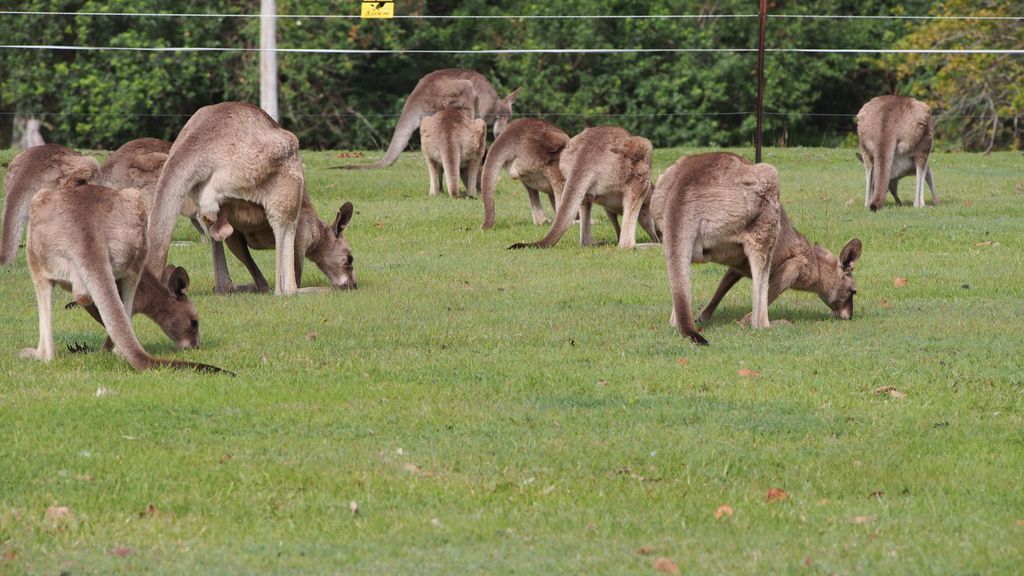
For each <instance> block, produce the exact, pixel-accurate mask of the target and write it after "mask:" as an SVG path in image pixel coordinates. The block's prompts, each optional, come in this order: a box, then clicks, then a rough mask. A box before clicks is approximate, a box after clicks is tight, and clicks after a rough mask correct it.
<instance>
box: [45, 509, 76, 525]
mask: <svg viewBox="0 0 1024 576" xmlns="http://www.w3.org/2000/svg"><path fill="white" fill-rule="evenodd" d="M66 518H71V508H68V507H67V506H50V507H48V508H47V509H46V519H47V520H51V521H54V522H56V521H57V520H64V519H66Z"/></svg>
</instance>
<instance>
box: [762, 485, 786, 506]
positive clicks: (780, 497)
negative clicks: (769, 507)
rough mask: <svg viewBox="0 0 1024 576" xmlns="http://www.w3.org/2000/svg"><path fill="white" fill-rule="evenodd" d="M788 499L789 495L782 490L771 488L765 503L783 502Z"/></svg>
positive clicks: (765, 496) (765, 497)
mask: <svg viewBox="0 0 1024 576" xmlns="http://www.w3.org/2000/svg"><path fill="white" fill-rule="evenodd" d="M786 498H789V494H787V493H786V491H785V490H783V489H782V488H769V489H768V492H767V493H766V494H765V495H764V501H765V502H768V503H771V502H782V501H784V500H785V499H786Z"/></svg>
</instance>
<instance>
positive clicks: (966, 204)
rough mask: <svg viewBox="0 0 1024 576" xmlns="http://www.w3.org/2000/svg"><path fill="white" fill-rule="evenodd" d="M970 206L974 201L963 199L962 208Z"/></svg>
mask: <svg viewBox="0 0 1024 576" xmlns="http://www.w3.org/2000/svg"><path fill="white" fill-rule="evenodd" d="M971 206H974V202H971V201H970V200H964V208H970V207H971Z"/></svg>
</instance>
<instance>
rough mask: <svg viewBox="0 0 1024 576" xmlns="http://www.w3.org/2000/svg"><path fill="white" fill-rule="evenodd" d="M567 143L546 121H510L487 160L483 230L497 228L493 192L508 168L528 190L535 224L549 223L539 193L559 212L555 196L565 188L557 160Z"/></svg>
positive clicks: (484, 174) (567, 137)
mask: <svg viewBox="0 0 1024 576" xmlns="http://www.w3.org/2000/svg"><path fill="white" fill-rule="evenodd" d="M568 143H569V135H568V134H566V133H565V132H562V131H561V130H560V129H559V128H558V127H557V126H555V125H554V124H551V123H549V122H545V121H544V120H539V119H536V118H523V119H520V120H514V121H512V122H509V124H508V126H507V127H506V128H505V131H504V132H502V133H501V136H498V137H497V138H495V139H494V144H491V148H490V150H489V151H488V152H487V159H486V160H485V161H484V169H483V188H482V190H481V195H482V196H483V200H484V223H483V225H482V226H481V228H483V229H484V230H486V229H488V228H490V227H492V226H494V191H495V189H496V188H497V187H498V175H499V172H500V171H501V169H502V168H507V169H508V173H509V176H511V177H512V179H513V180H519V181H520V182H522V183H523V186H524V187H525V188H526V193H527V194H528V195H529V197H530V211H531V212H532V214H533V223H534V224H536V225H538V226H539V225H541V224H544V223H545V222H547V217H546V216H544V210H543V209H541V206H540V192H544V193H545V194H547V196H548V199H549V200H550V201H551V208H552V209H555V210H556V211H557V207H556V205H555V196H556V195H557V196H561V195H562V188H563V187H564V186H565V178H564V177H562V169H561V168H559V166H558V161H559V159H560V158H561V155H562V150H564V149H565V145H566V144H568Z"/></svg>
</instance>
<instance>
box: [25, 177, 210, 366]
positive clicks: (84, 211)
mask: <svg viewBox="0 0 1024 576" xmlns="http://www.w3.org/2000/svg"><path fill="white" fill-rule="evenodd" d="M146 219H147V214H146V204H145V202H144V201H143V200H142V197H141V195H140V193H139V191H138V190H134V189H131V188H128V189H125V190H113V189H110V188H105V187H101V186H94V185H91V184H85V185H80V186H76V187H71V186H65V187H62V188H53V189H51V188H47V189H44V190H40V191H39V192H38V193H37V194H36V195H35V197H34V198H33V199H32V202H31V204H30V207H29V232H28V242H27V244H26V252H27V254H28V265H29V271H30V272H31V273H32V283H33V284H34V285H35V289H36V302H37V305H38V310H39V345H38V346H37V347H36V348H25V349H23V350H22V351H21V356H22V357H23V358H34V359H37V360H42V361H45V362H49V361H50V360H53V357H54V344H53V327H52V318H51V302H50V301H51V297H52V292H53V286H55V285H56V286H60V287H61V288H64V289H65V290H68V291H70V292H71V294H72V296H73V297H74V299H75V301H76V302H78V303H79V304H80V305H82V306H90V305H94V306H95V307H96V309H97V310H98V311H99V315H100V318H101V319H102V322H103V325H104V327H105V328H106V330H107V334H108V335H109V336H110V338H111V340H113V342H114V346H115V347H116V350H117V352H118V353H119V354H121V356H123V357H124V358H125V360H127V361H128V363H129V364H131V366H132V368H134V369H136V370H146V369H149V368H155V367H158V366H171V367H174V368H183V369H192V370H203V371H215V372H219V371H221V370H220V369H219V368H215V367H213V366H207V365H205V364H196V363H193V362H181V361H176V360H164V359H161V358H154V357H152V356H150V355H149V354H148V353H147V352H146V351H145V350H144V349H143V348H142V345H141V344H139V341H138V339H137V338H136V337H135V332H134V331H133V329H132V323H131V318H130V317H129V314H128V312H127V311H128V310H131V309H132V306H133V301H134V299H135V292H136V289H137V287H138V283H139V278H140V277H141V276H142V271H143V269H144V267H145V262H146V248H147V244H146Z"/></svg>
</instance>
